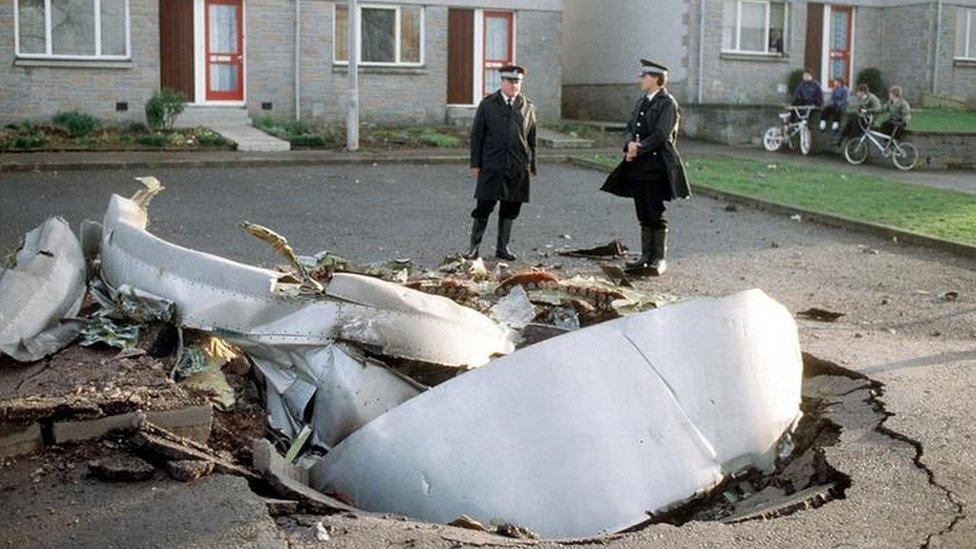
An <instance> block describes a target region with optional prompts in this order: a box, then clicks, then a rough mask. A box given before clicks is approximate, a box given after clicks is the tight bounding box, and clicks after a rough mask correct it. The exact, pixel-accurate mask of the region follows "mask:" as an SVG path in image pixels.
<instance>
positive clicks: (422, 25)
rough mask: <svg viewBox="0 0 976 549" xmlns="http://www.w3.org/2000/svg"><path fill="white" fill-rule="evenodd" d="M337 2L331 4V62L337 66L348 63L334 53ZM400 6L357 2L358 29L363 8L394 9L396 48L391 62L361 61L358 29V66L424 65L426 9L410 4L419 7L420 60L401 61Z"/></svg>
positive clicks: (361, 43)
mask: <svg viewBox="0 0 976 549" xmlns="http://www.w3.org/2000/svg"><path fill="white" fill-rule="evenodd" d="M339 4H340V3H339V2H336V3H334V4H332V64H333V65H339V66H346V65H348V64H349V61H348V60H339V59H336V53H337V52H338V48H336V43H335V41H336V21H337V20H338V18H337V17H336V12H337V11H338V9H339ZM343 5H345V4H343ZM401 7H402V6H401V5H399V4H374V3H369V4H359V7H358V9H359V21H360V29H361V28H362V20H363V19H362V18H363V9H381V10H392V11H395V12H396V19H395V21H394V25H395V29H394V37H393V40H394V41H395V42H396V50H395V57H396V60H395V61H393V62H388V61H363V42H362V40H363V35H362V30H360V33H359V48H357V52H356V53H357V55H358V56H359V65H360V66H365V67H423V66H424V60H425V59H426V58H427V51H426V42H427V28H426V22H427V9H426V7H425V6H415V5H413V4H411V5H410V7H417V8H420V61H401V60H400V57H401V53H400V46H401V44H400V39H401V38H402V36H401V33H402V30H401V29H402V23H401V21H400V11H401V10H400V8H401ZM348 9H349V8H348V6H347V7H346V10H348Z"/></svg>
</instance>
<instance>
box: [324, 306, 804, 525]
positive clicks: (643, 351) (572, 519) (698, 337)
mask: <svg viewBox="0 0 976 549" xmlns="http://www.w3.org/2000/svg"><path fill="white" fill-rule="evenodd" d="M703 342H707V345H703V344H702V343H703ZM801 377H802V362H801V354H800V348H799V343H798V336H797V328H796V324H795V322H794V321H793V318H792V316H791V315H790V314H789V312H788V311H786V309H784V308H783V307H782V306H781V305H779V304H778V303H777V302H775V301H774V300H772V299H771V298H769V297H768V296H766V295H765V294H764V293H762V292H761V291H759V290H753V291H749V292H743V293H740V294H736V295H733V296H731V297H727V298H722V299H704V300H698V301H692V302H686V303H681V304H677V305H671V306H668V307H665V308H662V309H658V310H654V311H648V312H644V313H640V314H636V315H632V316H628V317H624V318H620V319H617V320H613V321H610V322H606V323H603V324H599V325H596V326H593V327H589V328H585V329H581V330H577V331H574V332H570V333H567V334H565V335H561V336H557V337H554V338H552V339H549V340H547V341H544V342H542V343H538V344H536V345H532V346H530V347H526V348H524V349H521V350H518V351H516V352H515V353H513V354H511V355H509V356H506V357H502V358H499V359H497V360H495V361H493V362H492V363H491V364H489V365H488V366H486V367H483V368H480V369H478V370H476V371H473V372H469V373H467V374H465V375H463V376H458V377H456V378H454V379H452V380H450V381H448V382H446V383H443V384H441V385H439V386H437V387H435V388H433V389H431V390H430V391H427V392H425V393H423V394H421V395H419V396H417V397H416V398H413V399H410V400H408V401H406V402H405V403H403V404H401V405H400V406H398V407H396V408H394V409H393V410H391V411H389V412H387V413H386V414H384V415H382V416H380V417H378V418H377V419H374V420H373V421H371V422H370V423H368V424H366V425H365V426H363V427H361V428H360V429H359V430H358V431H356V432H355V433H353V434H352V435H350V436H349V437H348V438H346V439H345V440H344V441H342V442H341V443H340V444H339V445H338V446H336V447H335V448H334V449H333V450H332V451H331V452H329V453H328V454H327V455H326V456H325V457H324V458H323V459H322V460H321V461H320V462H319V463H318V464H316V465H315V466H313V468H312V470H311V471H310V477H311V484H312V485H313V487H315V488H317V489H319V490H320V491H323V492H325V493H329V494H336V495H337V496H338V497H340V498H342V499H343V500H346V501H350V502H352V503H353V504H354V505H356V506H357V507H360V508H363V509H366V510H369V511H378V512H394V513H400V514H404V515H407V516H409V517H412V518H417V519H421V520H426V521H432V522H440V523H448V522H450V521H452V520H453V519H455V518H456V517H458V516H461V515H467V516H470V517H472V518H473V519H475V520H477V521H479V522H482V523H484V524H500V523H512V524H518V525H521V526H524V527H526V528H528V529H529V530H531V531H533V532H536V533H538V534H540V535H542V536H545V537H576V536H595V535H601V534H606V533H612V532H617V531H620V530H622V529H625V528H627V527H630V526H633V525H635V524H638V523H641V522H642V521H644V520H646V519H647V517H648V513H654V512H658V511H661V510H666V509H668V508H671V507H673V506H675V505H678V504H680V503H682V502H684V501H687V500H689V499H690V498H692V497H694V496H695V495H697V494H701V493H703V492H705V491H707V490H709V489H711V488H713V487H715V486H716V485H718V484H719V483H720V482H721V481H722V480H723V478H724V477H725V476H727V475H730V474H734V473H737V472H740V471H742V470H745V469H748V468H757V469H761V470H767V471H768V470H772V468H773V466H774V462H775V460H776V457H777V450H778V447H779V445H780V443H781V441H783V439H784V437H785V436H786V435H787V434H788V432H789V431H790V430H791V429H792V427H793V426H794V425H795V424H796V423H797V421H798V420H799V418H800V416H801V413H800V408H799V405H800V390H801Z"/></svg>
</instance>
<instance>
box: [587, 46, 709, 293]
mask: <svg viewBox="0 0 976 549" xmlns="http://www.w3.org/2000/svg"><path fill="white" fill-rule="evenodd" d="M667 82H668V68H667V67H665V66H664V65H661V64H659V63H655V62H653V61H648V60H647V59H641V74H640V84H641V89H642V90H643V92H644V95H643V96H641V98H640V99H638V100H637V104H636V105H635V106H634V110H633V112H632V114H631V116H630V121H629V122H628V123H627V143H626V144H625V145H624V160H623V162H621V164H620V165H619V166H618V167H617V169H616V170H614V172H613V173H612V174H611V175H610V177H608V178H607V181H606V183H605V184H604V186H603V190H604V191H607V192H610V193H613V194H616V195H618V196H625V197H633V199H634V207H635V209H636V210H637V220H638V222H639V223H640V233H641V256H640V258H638V259H637V261H634V262H632V263H627V264H626V269H627V271H629V272H631V273H638V274H651V275H654V276H660V275H662V274H664V271H665V270H666V269H667V261H666V259H667V249H668V246H667V240H668V221H667V218H666V217H665V211H666V210H667V207H666V205H665V202H667V201H670V200H673V199H675V198H688V197H689V196H691V188H690V187H689V185H688V182H687V180H686V178H685V168H684V165H683V164H682V162H681V156H680V155H679V154H678V150H677V149H676V148H675V140H676V138H677V134H678V102H677V101H675V99H674V97H672V95H671V94H670V93H668V90H667V89H665V85H666V84H667Z"/></svg>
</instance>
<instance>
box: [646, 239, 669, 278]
mask: <svg viewBox="0 0 976 549" xmlns="http://www.w3.org/2000/svg"><path fill="white" fill-rule="evenodd" d="M651 240H652V242H653V245H654V261H652V262H651V264H650V267H651V275H653V276H661V275H663V274H664V271H666V270H668V262H667V257H668V230H667V229H655V230H654V234H653V236H652V239H651Z"/></svg>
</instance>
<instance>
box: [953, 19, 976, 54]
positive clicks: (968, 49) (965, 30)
mask: <svg viewBox="0 0 976 549" xmlns="http://www.w3.org/2000/svg"><path fill="white" fill-rule="evenodd" d="M956 59H976V10H964V9H960V10H959V15H958V16H957V17H956Z"/></svg>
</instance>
